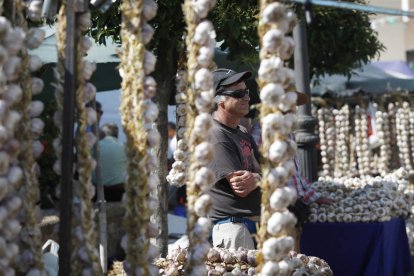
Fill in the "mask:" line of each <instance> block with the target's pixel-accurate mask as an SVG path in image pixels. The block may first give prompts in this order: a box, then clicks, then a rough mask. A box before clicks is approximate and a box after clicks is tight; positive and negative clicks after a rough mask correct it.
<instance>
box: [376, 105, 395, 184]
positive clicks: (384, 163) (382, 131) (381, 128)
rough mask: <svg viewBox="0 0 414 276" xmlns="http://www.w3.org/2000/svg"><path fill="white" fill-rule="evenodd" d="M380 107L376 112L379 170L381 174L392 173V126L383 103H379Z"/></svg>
mask: <svg viewBox="0 0 414 276" xmlns="http://www.w3.org/2000/svg"><path fill="white" fill-rule="evenodd" d="M377 106H378V109H377V112H376V113H375V119H376V125H377V130H378V139H379V142H380V152H379V163H378V172H379V173H380V174H381V176H384V175H386V174H387V173H390V172H391V170H390V162H391V147H390V142H391V141H390V140H389V139H390V135H391V134H390V128H389V120H388V114H387V112H385V111H384V107H383V105H382V104H380V105H377Z"/></svg>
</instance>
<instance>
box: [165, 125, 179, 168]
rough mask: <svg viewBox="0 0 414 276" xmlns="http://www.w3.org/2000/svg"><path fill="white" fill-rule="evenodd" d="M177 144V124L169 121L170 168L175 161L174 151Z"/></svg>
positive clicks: (168, 156)
mask: <svg viewBox="0 0 414 276" xmlns="http://www.w3.org/2000/svg"><path fill="white" fill-rule="evenodd" d="M176 146H177V134H176V126H175V124H174V123H173V122H168V151H167V159H168V169H169V170H170V169H171V166H172V164H173V163H174V151H175V148H176Z"/></svg>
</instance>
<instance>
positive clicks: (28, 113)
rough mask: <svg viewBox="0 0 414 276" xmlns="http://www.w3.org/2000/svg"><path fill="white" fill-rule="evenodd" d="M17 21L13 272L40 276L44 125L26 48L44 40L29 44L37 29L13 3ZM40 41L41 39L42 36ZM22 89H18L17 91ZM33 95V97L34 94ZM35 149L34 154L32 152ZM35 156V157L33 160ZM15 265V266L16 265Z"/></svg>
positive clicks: (34, 65)
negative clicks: (18, 181) (18, 204)
mask: <svg viewBox="0 0 414 276" xmlns="http://www.w3.org/2000/svg"><path fill="white" fill-rule="evenodd" d="M15 9H16V19H15V22H14V23H15V25H17V26H19V27H20V28H22V30H23V31H24V32H25V36H26V40H25V43H24V44H23V45H22V48H21V49H20V53H19V56H20V58H21V59H22V73H21V75H20V78H19V82H20V85H19V84H18V83H17V82H16V83H9V89H8V90H9V91H10V89H11V87H18V90H20V89H21V92H22V95H21V99H20V101H19V102H16V103H15V107H16V111H19V112H20V114H22V120H21V122H20V126H19V131H18V132H16V139H17V140H16V141H18V142H19V143H20V146H21V153H20V154H19V156H18V160H19V162H20V164H21V166H22V168H23V173H24V179H25V180H24V183H23V186H22V187H21V189H20V195H21V198H22V200H23V205H22V209H21V211H20V223H21V226H22V229H21V231H20V233H19V242H20V245H19V247H20V252H19V255H18V256H17V258H16V266H15V267H16V269H17V270H18V271H19V272H20V273H27V274H33V275H35V274H37V275H42V274H45V273H46V272H45V271H44V270H43V262H42V260H41V257H42V248H41V231H40V228H39V225H38V223H37V219H36V211H37V208H38V207H37V206H36V203H37V201H38V199H39V183H38V179H37V174H38V170H39V168H38V165H37V163H36V162H35V158H36V157H38V156H39V155H40V153H41V152H42V151H43V146H42V144H41V143H40V142H39V141H38V140H37V139H38V138H39V136H40V135H41V134H42V131H43V127H44V123H43V121H41V120H40V119H39V118H36V117H37V116H39V115H40V114H41V112H42V111H43V106H44V105H43V103H42V102H40V101H33V102H32V95H35V94H37V93H40V91H36V90H35V91H32V87H31V84H32V78H31V73H32V72H35V71H37V70H38V69H39V68H40V67H41V65H42V63H41V62H40V58H38V57H37V56H30V55H29V54H28V48H31V49H33V48H37V47H34V46H38V44H40V43H41V41H42V40H43V39H39V41H38V43H37V44H36V45H33V44H31V43H29V42H30V41H31V40H33V34H36V31H37V30H36V29H30V30H29V29H28V26H27V22H26V19H25V18H24V17H23V14H24V3H23V2H22V1H15ZM38 34H40V37H39V38H42V37H43V38H44V34H43V36H42V34H41V33H38ZM20 87H21V88H20ZM33 92H34V93H33ZM34 149H36V151H35V150H34ZM35 154H36V156H35ZM17 264H18V265H17Z"/></svg>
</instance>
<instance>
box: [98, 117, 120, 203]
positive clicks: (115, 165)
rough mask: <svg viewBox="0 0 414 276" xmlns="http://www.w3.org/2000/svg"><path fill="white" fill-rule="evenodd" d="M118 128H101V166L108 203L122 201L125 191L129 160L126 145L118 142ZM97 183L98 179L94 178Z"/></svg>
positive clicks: (109, 124) (105, 126)
mask: <svg viewBox="0 0 414 276" xmlns="http://www.w3.org/2000/svg"><path fill="white" fill-rule="evenodd" d="M118 132H119V131H118V126H117V125H116V124H115V123H106V124H104V125H103V126H102V128H101V133H102V136H101V137H103V138H102V139H101V140H100V141H99V144H98V146H99V161H98V162H99V165H100V168H101V170H100V171H101V181H102V185H103V186H104V194H105V200H106V201H120V200H121V199H122V196H123V193H124V191H125V187H124V183H125V178H126V174H127V172H126V170H127V158H126V155H125V149H124V145H123V144H121V143H120V142H119V141H118ZM94 180H95V182H96V177H94Z"/></svg>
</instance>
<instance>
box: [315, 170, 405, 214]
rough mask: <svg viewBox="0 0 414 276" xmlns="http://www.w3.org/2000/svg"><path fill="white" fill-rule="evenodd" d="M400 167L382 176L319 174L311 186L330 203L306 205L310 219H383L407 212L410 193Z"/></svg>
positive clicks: (403, 172)
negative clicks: (335, 176) (354, 176)
mask: <svg viewBox="0 0 414 276" xmlns="http://www.w3.org/2000/svg"><path fill="white" fill-rule="evenodd" d="M406 177H407V173H406V172H405V171H404V170H402V169H400V170H397V171H395V172H394V173H391V174H388V175H385V176H384V177H370V176H366V177H363V178H346V177H343V178H329V177H324V178H320V181H318V182H316V183H314V184H313V185H312V187H314V188H315V190H317V191H318V192H319V193H320V194H321V196H325V197H330V198H332V199H333V200H334V204H332V205H318V204H316V203H312V204H311V205H310V215H309V218H308V219H309V221H310V222H378V221H379V222H383V221H388V220H390V219H391V218H395V217H407V216H408V215H410V214H411V210H410V209H411V207H410V206H411V205H412V204H413V193H411V192H407V191H406V187H407V185H408V181H407V180H406Z"/></svg>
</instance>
